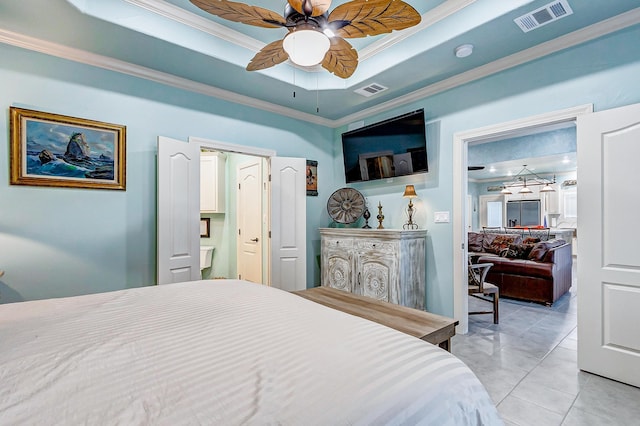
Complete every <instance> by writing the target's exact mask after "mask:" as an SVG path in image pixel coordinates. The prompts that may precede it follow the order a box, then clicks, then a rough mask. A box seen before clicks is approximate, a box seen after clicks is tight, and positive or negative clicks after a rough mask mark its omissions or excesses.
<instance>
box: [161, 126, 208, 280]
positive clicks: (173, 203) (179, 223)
mask: <svg viewBox="0 0 640 426" xmlns="http://www.w3.org/2000/svg"><path fill="white" fill-rule="evenodd" d="M157 195H158V218H157V220H158V259H157V262H158V284H169V283H175V282H181V281H195V280H199V279H200V231H199V229H200V148H199V145H198V144H194V143H187V142H184V141H179V140H175V139H169V138H166V137H163V136H159V137H158V194H157Z"/></svg>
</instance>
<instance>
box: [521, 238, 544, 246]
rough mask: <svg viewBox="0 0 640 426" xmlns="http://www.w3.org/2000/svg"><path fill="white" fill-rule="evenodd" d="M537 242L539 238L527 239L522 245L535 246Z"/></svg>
mask: <svg viewBox="0 0 640 426" xmlns="http://www.w3.org/2000/svg"><path fill="white" fill-rule="evenodd" d="M539 242H540V238H538V237H527V238H525V239H524V240H522V244H535V243H539Z"/></svg>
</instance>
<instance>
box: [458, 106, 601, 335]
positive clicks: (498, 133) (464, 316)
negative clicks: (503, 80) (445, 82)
mask: <svg viewBox="0 0 640 426" xmlns="http://www.w3.org/2000/svg"><path fill="white" fill-rule="evenodd" d="M592 112H593V104H585V105H580V106H576V107H573V108H567V109H563V110H558V111H552V112H548V113H544V114H540V115H534V116H530V117H525V118H521V119H518V120H512V121H508V122H505V123H500V124H494V125H491V126H486V127H481V128H478V129H472V130H466V131H463V132H458V133H455V134H454V135H453V208H452V213H453V283H454V286H453V316H454V318H456V319H457V320H458V321H459V322H460V324H459V325H458V327H457V331H456V332H457V333H460V334H466V333H467V331H468V330H469V316H468V311H469V306H468V300H467V280H466V274H467V261H466V258H467V247H466V242H467V238H466V235H467V234H466V227H465V218H466V208H468V207H467V206H466V198H467V191H468V188H467V180H468V177H467V147H468V144H469V142H477V141H483V140H486V139H493V138H508V137H510V136H513V135H514V134H515V133H516V132H518V131H520V130H522V129H526V128H535V127H539V126H547V125H550V124H555V123H561V122H566V121H575V120H577V118H578V116H580V115H583V114H590V113H592Z"/></svg>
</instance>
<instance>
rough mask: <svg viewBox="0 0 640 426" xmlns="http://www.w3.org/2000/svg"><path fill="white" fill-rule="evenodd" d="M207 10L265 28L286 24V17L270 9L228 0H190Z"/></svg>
mask: <svg viewBox="0 0 640 426" xmlns="http://www.w3.org/2000/svg"><path fill="white" fill-rule="evenodd" d="M189 1H190V2H191V3H193V4H194V5H196V6H198V7H199V8H200V9H202V10H204V11H205V12H209V13H210V14H212V15H216V16H219V17H221V18H224V19H227V20H229V21H234V22H241V23H243V24H247V25H253V26H256V27H264V28H280V27H283V26H285V24H286V23H287V21H286V20H285V18H284V17H283V16H282V15H280V14H278V13H276V12H274V11H272V10H269V9H264V8H262V7H257V6H249V5H247V4H244V3H237V2H233V1H227V0H189Z"/></svg>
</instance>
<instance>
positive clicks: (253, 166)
mask: <svg viewBox="0 0 640 426" xmlns="http://www.w3.org/2000/svg"><path fill="white" fill-rule="evenodd" d="M261 164H262V160H261V159H255V160H253V161H251V162H249V163H244V164H240V165H239V166H238V171H237V173H238V209H237V214H238V220H237V226H238V229H237V232H236V235H237V236H238V246H237V251H238V254H237V255H238V260H237V263H238V278H240V279H243V280H247V281H251V282H254V283H260V284H262V167H261Z"/></svg>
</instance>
